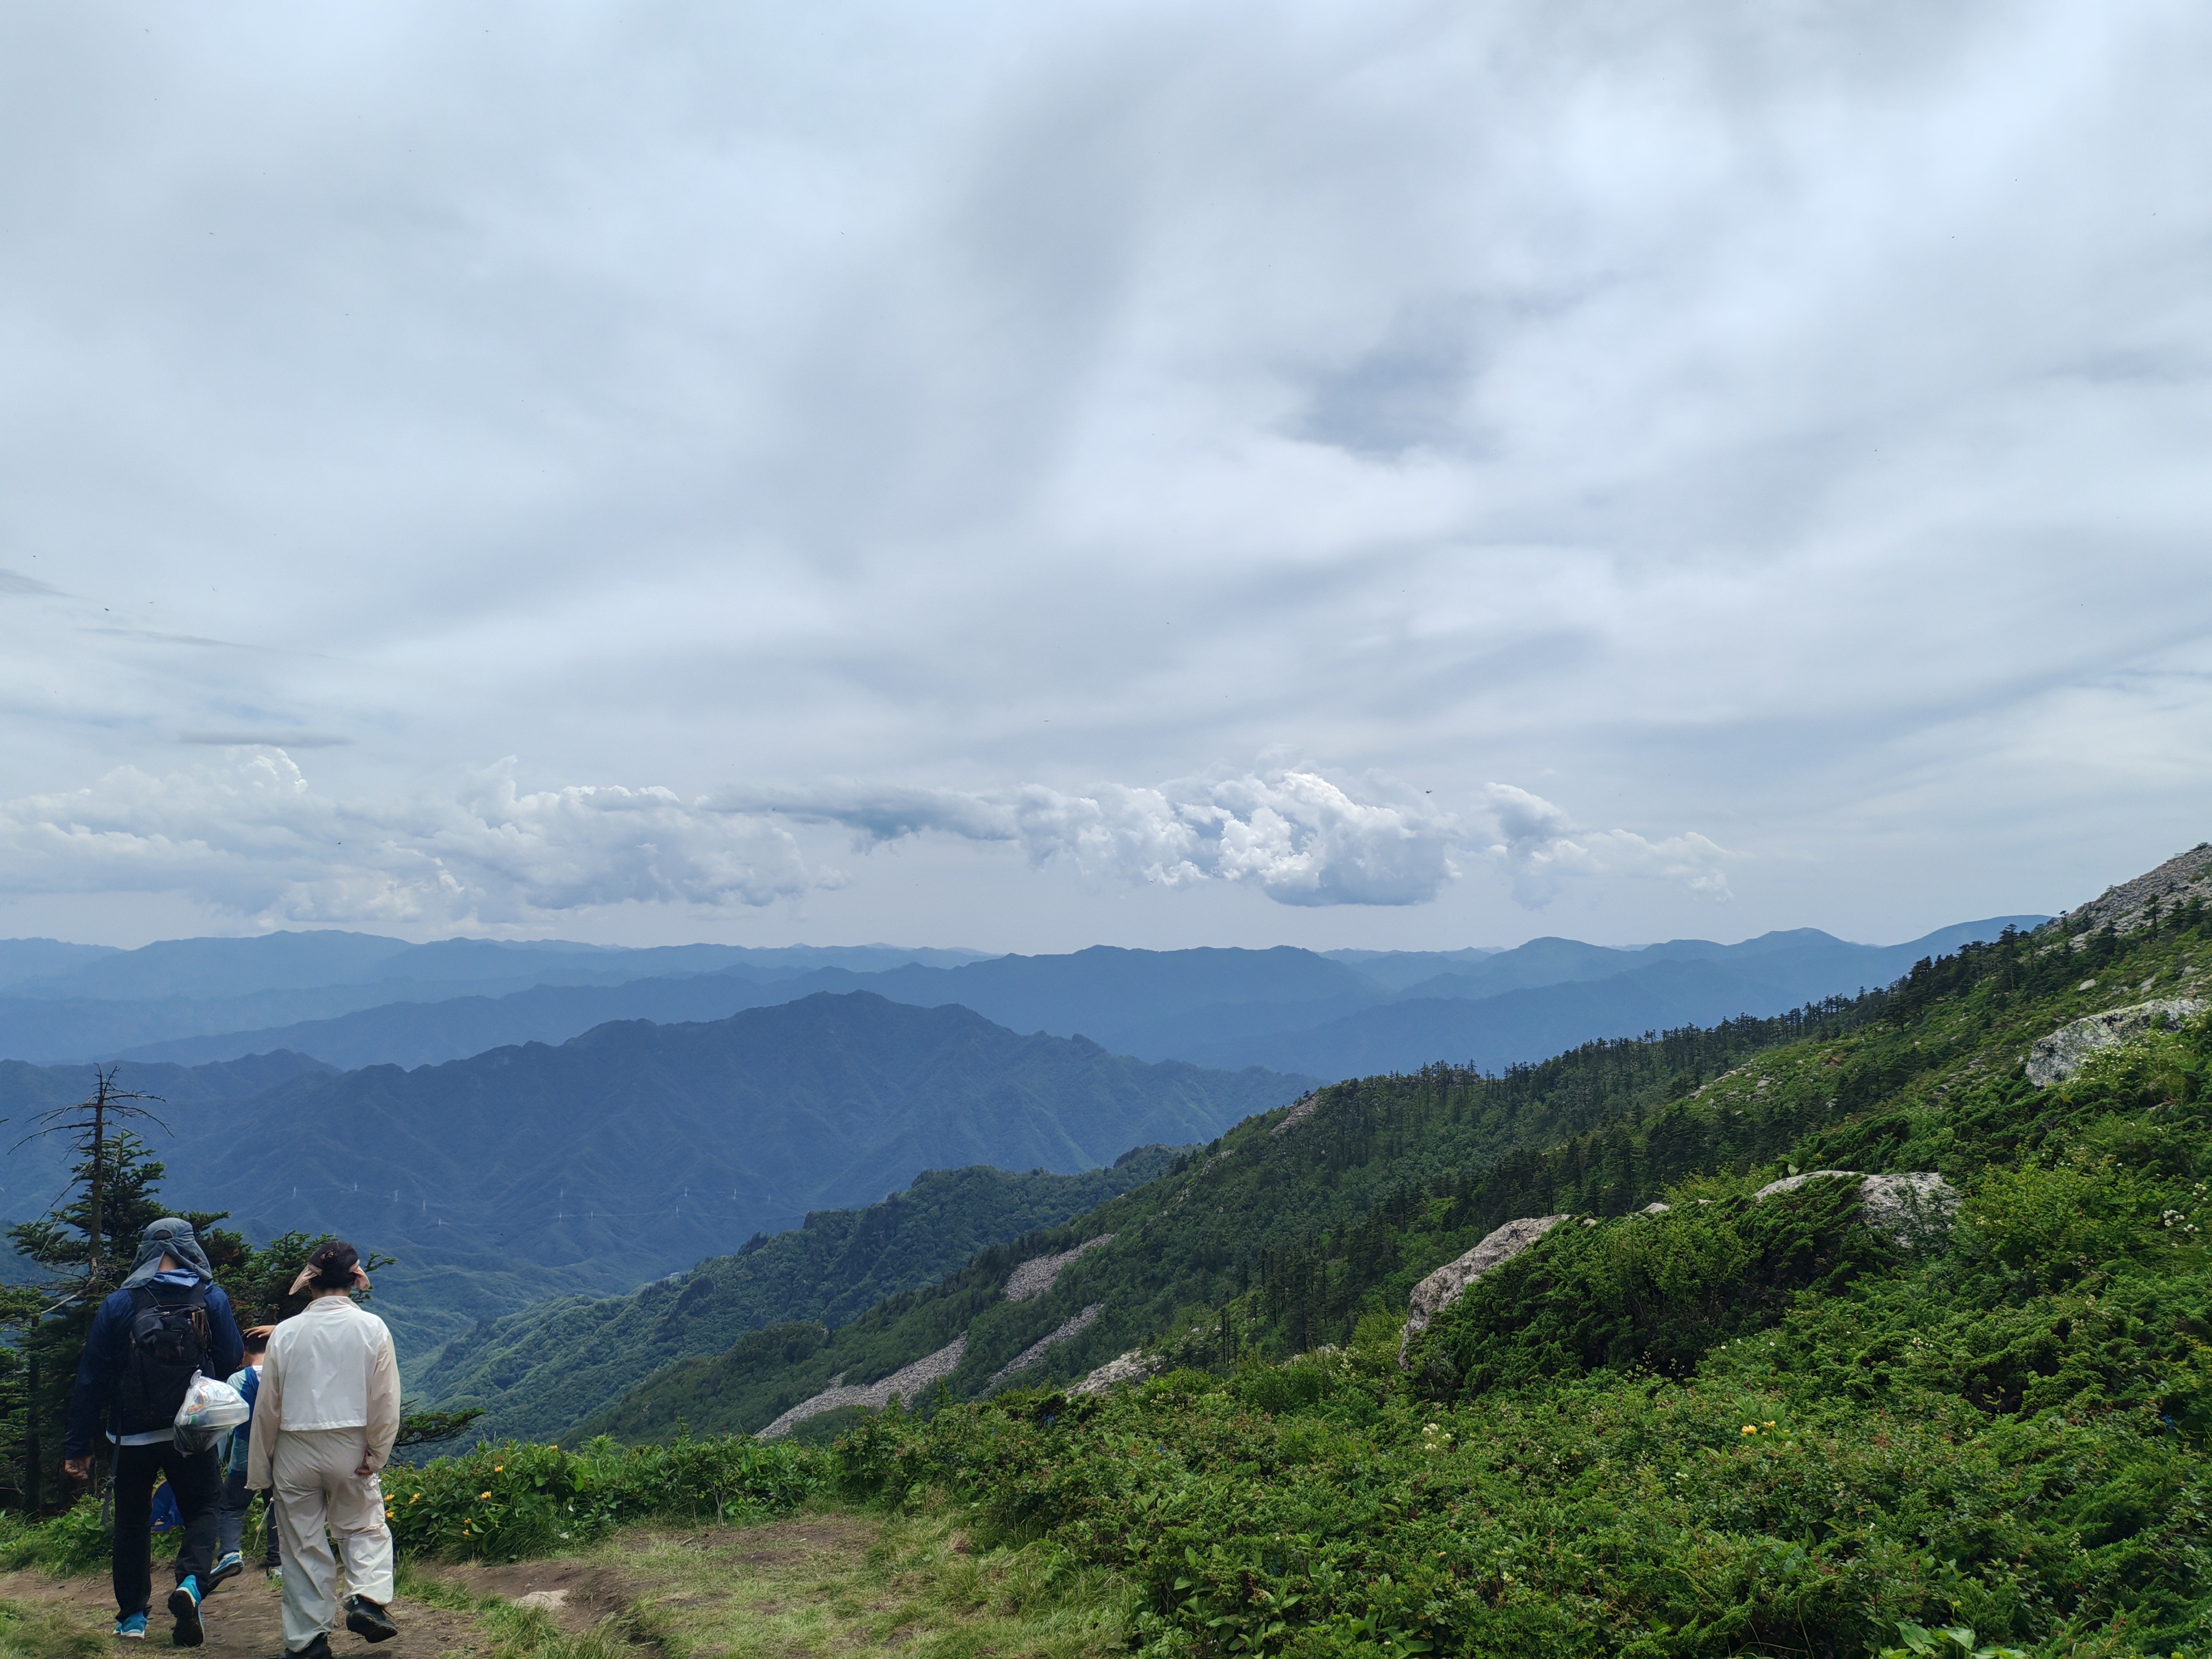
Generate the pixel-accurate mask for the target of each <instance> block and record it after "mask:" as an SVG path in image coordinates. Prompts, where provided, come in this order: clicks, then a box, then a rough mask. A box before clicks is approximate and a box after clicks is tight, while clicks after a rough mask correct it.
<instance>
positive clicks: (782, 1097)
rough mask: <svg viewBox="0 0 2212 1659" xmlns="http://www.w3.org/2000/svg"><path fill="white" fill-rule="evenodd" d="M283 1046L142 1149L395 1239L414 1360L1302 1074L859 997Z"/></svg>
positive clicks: (255, 1208) (26, 1077)
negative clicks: (683, 1020)
mask: <svg viewBox="0 0 2212 1659" xmlns="http://www.w3.org/2000/svg"><path fill="white" fill-rule="evenodd" d="M285 1065H286V1066H288V1067H289V1070H290V1071H291V1072H292V1073H294V1074H293V1075H291V1076H289V1078H288V1079H285V1080H283V1081H278V1082H276V1083H275V1085H274V1086H271V1087H267V1088H265V1089H264V1090H263V1091H260V1092H258V1093H254V1094H252V1095H251V1096H249V1097H243V1098H228V1099H222V1100H210V1101H205V1102H203V1103H196V1104H195V1103H185V1102H184V1101H183V1099H182V1097H179V1103H178V1105H177V1106H176V1108H175V1109H169V1108H167V1107H165V1108H163V1109H162V1111H163V1120H164V1121H165V1123H166V1124H167V1130H166V1131H149V1146H150V1148H151V1150H152V1151H153V1152H154V1153H155V1155H156V1156H158V1157H159V1158H161V1160H162V1162H163V1163H164V1164H167V1168H168V1177H167V1179H168V1182H169V1185H170V1187H171V1188H172V1189H173V1190H176V1191H179V1192H190V1193H191V1194H193V1195H194V1199H195V1201H196V1202H197V1203H198V1204H200V1205H203V1206H205V1207H207V1208H209V1209H220V1210H228V1211H229V1212H231V1214H232V1217H233V1221H232V1225H234V1226H236V1227H237V1228H238V1229H239V1230H240V1231H241V1232H243V1233H245V1234H246V1236H247V1237H253V1238H273V1237H279V1236H281V1235H283V1234H284V1233H287V1232H292V1231H299V1232H304V1233H307V1234H309V1235H311V1236H319V1235H321V1234H324V1233H335V1234H337V1236H338V1237H343V1238H349V1239H351V1240H353V1241H355V1243H357V1244H359V1245H360V1246H362V1248H363V1249H368V1248H372V1247H373V1248H374V1249H377V1250H378V1251H379V1252H380V1253H381V1254H384V1255H389V1256H391V1257H393V1258H395V1261H394V1262H393V1265H392V1266H391V1267H386V1268H385V1269H384V1270H383V1271H382V1272H381V1273H380V1274H379V1276H378V1280H377V1291H378V1294H379V1296H380V1298H383V1300H382V1301H381V1303H380V1306H381V1307H382V1309H383V1310H384V1312H385V1316H386V1319H387V1321H388V1322H390V1324H391V1326H392V1334H393V1335H394V1337H395V1338H396V1339H397V1340H398V1345H399V1352H400V1356H401V1358H402V1359H403V1361H404V1362H406V1363H407V1364H409V1366H410V1373H411V1367H412V1366H413V1364H415V1363H416V1362H417V1361H418V1360H419V1359H420V1358H422V1357H423V1356H425V1355H427V1354H428V1353H429V1352H432V1351H434V1350H435V1349H436V1348H438V1347H439V1346H441V1345H443V1344H444V1343H446V1342H447V1341H449V1340H452V1339H453V1337H455V1336H458V1335H459V1334H462V1333H463V1332H465V1331H466V1330H468V1329H470V1328H471V1327H472V1326H474V1325H476V1324H477V1322H479V1321H481V1320H483V1319H485V1318H492V1319H497V1318H501V1317H504V1316H507V1315H508V1314H512V1313H515V1312H518V1311H520V1310H522V1309H523V1308H525V1307H526V1306H528V1305H530V1304H533V1303H538V1302H544V1301H549V1300H550V1299H552V1298H554V1297H560V1296H616V1295H621V1294H624V1293H626V1292H628V1291H633V1290H635V1289H637V1288H638V1287H639V1286H640V1285H644V1284H646V1283H648V1282H649V1281H651V1280H653V1279H659V1278H662V1277H665V1275H666V1274H668V1273H675V1272H681V1271H684V1270H685V1269H688V1268H690V1267H691V1266H692V1265H693V1264H694V1263H696V1262H698V1261H702V1260H704V1259H706V1258H707V1257H709V1256H718V1255H726V1254H727V1253H728V1252H729V1251H731V1250H732V1249H735V1248H736V1247H737V1246H738V1244H740V1243H743V1242H744V1240H745V1239H747V1238H750V1237H751V1236H752V1235H753V1234H755V1233H756V1232H769V1233H775V1232H780V1231H785V1230H787V1229H789V1228H793V1227H796V1226H798V1225H799V1223H800V1221H801V1220H802V1219H803V1218H805V1216H806V1215H807V1214H808V1213H809V1212H812V1211H817V1210H829V1209H851V1208H858V1207H861V1206H866V1205H869V1204H872V1203H874V1202H875V1201H876V1200H878V1199H880V1198H882V1197H883V1196H884V1194H886V1193H890V1192H896V1191H899V1190H900V1189H902V1188H905V1187H906V1186H907V1185H908V1183H909V1182H912V1181H913V1179H914V1178H915V1174H916V1173H917V1172H918V1171H920V1170H947V1169H959V1168H963V1167H966V1166H968V1165H969V1164H988V1165H990V1166H992V1167H993V1168H995V1169H1000V1170H1034V1169H1045V1170H1054V1171H1056V1172H1058V1173H1060V1174H1063V1175H1067V1174H1074V1173H1076V1172H1079V1171H1081V1170H1093V1169H1097V1168H1099V1167H1101V1166H1102V1165H1105V1164H1111V1163H1112V1162H1113V1161H1114V1160H1115V1158H1118V1157H1120V1156H1121V1154H1122V1153H1123V1152H1127V1151H1128V1150H1129V1148H1131V1147H1132V1146H1151V1145H1155V1144H1166V1145H1172V1146H1185V1145H1188V1144H1190V1143H1192V1142H1194V1141H1202V1140H1205V1139H1209V1138H1210V1137H1212V1136H1214V1135H1217V1134H1218V1133H1221V1131H1222V1130H1223V1129H1225V1128H1226V1127H1228V1126H1229V1125H1231V1124H1232V1123H1236V1122H1238V1121H1241V1120H1243V1118H1246V1117H1248V1116H1249V1115H1251V1114H1252V1113H1254V1112H1255V1111H1261V1110H1265V1109H1267V1108H1268V1107H1270V1106H1273V1105H1277V1104H1279V1103H1282V1102H1284V1101H1287V1100H1291V1099H1294V1098H1296V1097H1297V1095H1298V1094H1299V1093H1301V1092H1302V1091H1304V1089H1305V1088H1306V1087H1307V1086H1308V1084H1309V1083H1310V1079H1303V1078H1297V1077H1284V1076H1279V1075H1277V1074H1275V1073H1267V1072H1262V1071H1259V1070H1257V1069H1248V1070H1245V1071H1243V1072H1237V1073H1226V1072H1214V1071H1207V1070H1205V1069H1203V1068H1201V1067H1199V1066H1189V1065H1185V1064H1183V1063H1182V1062H1179V1061H1169V1062H1164V1063H1162V1064H1158V1065H1150V1064H1146V1062H1144V1061H1142V1060H1128V1059H1124V1058H1121V1057H1120V1056H1117V1055H1114V1054H1108V1053H1107V1052H1106V1051H1105V1050H1104V1049H1103V1048H1100V1047H1099V1046H1098V1045H1097V1043H1094V1042H1085V1041H1084V1040H1083V1039H1081V1038H1070V1037H1055V1036H1043V1035H1041V1034H1039V1035H1031V1036H1018V1035H1016V1034H1015V1033H1014V1032H1012V1031H1009V1030H1005V1029H1003V1028H1001V1027H1000V1026H996V1025H994V1024H991V1023H990V1022H989V1021H987V1020H986V1019H984V1018H981V1016H980V1015H978V1014H975V1013H972V1012H969V1010H967V1009H964V1008H916V1007H911V1006H906V1005H904V1004H900V1003H893V1002H888V1001H885V1000H884V999H883V998H881V997H877V996H871V995H867V994H852V995H844V996H838V995H831V994H817V995H814V996H810V997H806V998H804V999H802V1000H799V1001H797V1002H793V1003H787V1004H783V1005H781V1006H776V1007H773V1008H755V1009H749V1010H746V1011H744V1012H740V1013H738V1014H737V1015H734V1016H732V1018H726V1019H718V1020H713V1021H706V1022H702V1023H700V1024H684V1025H655V1024H649V1023H647V1022H646V1021H643V1020H629V1021H622V1022H617V1023H614V1024H606V1025H601V1026H599V1027H596V1028H595V1029H593V1030H590V1031H587V1032H586V1033H585V1034H584V1035H583V1036H578V1037H572V1038H571V1039H569V1040H568V1042H563V1043H562V1044H560V1045H559V1046H558V1047H554V1046H550V1045H548V1044H544V1043H534V1042H533V1043H527V1044H525V1045H523V1046H521V1047H520V1048H495V1049H493V1050H491V1051H490V1052H489V1053H487V1054H477V1055H474V1056H471V1058H469V1059H467V1060H451V1061H448V1062H447V1063H446V1064H444V1065H441V1066H418V1067H416V1069H415V1070H413V1071H411V1072H403V1071H401V1070H400V1069H399V1068H398V1067H397V1066H370V1067H368V1068H367V1069H365V1070H362V1071H358V1072H347V1073H331V1072H330V1071H329V1070H328V1068H327V1067H323V1066H315V1065H314V1064H313V1062H310V1061H304V1060H300V1059H298V1057H296V1056H295V1057H292V1059H291V1060H289V1061H288V1062H286V1063H285ZM258 1067H259V1068H267V1069H269V1070H270V1072H271V1075H272V1077H273V1075H274V1074H275V1073H276V1070H278V1069H282V1068H279V1067H276V1066H274V1064H273V1063H272V1062H270V1061H269V1060H266V1059H265V1058H264V1059H263V1060H252V1061H238V1062H230V1063H228V1064H227V1065H225V1066H221V1067H204V1068H193V1069H192V1070H191V1071H190V1072H185V1071H184V1070H183V1069H182V1068H179V1067H174V1066H155V1065H151V1064H143V1065H142V1064H133V1065H130V1066H125V1067H124V1068H123V1069H122V1072H121V1073H120V1079H121V1082H122V1085H123V1086H125V1087H137V1086H141V1085H140V1083H139V1081H138V1079H142V1078H146V1079H197V1077H198V1076H199V1075H200V1073H202V1072H203V1071H204V1072H207V1073H210V1074H214V1073H218V1072H220V1073H226V1074H227V1073H248V1072H253V1071H254V1070H255V1069H256V1068H258ZM302 1068H307V1069H302ZM64 1073H65V1075H63V1074H64ZM85 1075H87V1074H86V1073H82V1069H81V1068H75V1069H72V1068H47V1069H42V1068H36V1067H20V1068H0V1088H8V1089H11V1090H16V1091H18V1092H21V1093H23V1094H25V1095H27V1096H30V1097H36V1096H38V1095H39V1093H40V1091H46V1093H47V1094H56V1093H67V1091H69V1090H73V1089H78V1088H81V1086H82V1079H83V1077H84V1076H85ZM19 1084H20V1088H18V1085H19ZM169 1088H170V1082H169V1081H162V1082H161V1086H160V1088H159V1089H158V1090H157V1092H162V1093H167V1092H168V1090H169ZM69 1097H70V1098H81V1095H70V1096H69ZM62 1168H63V1165H62V1162H61V1152H60V1149H59V1148H58V1147H57V1146H53V1145H52V1144H46V1143H40V1142H33V1143H32V1144H30V1145H28V1146H25V1147H23V1148H22V1149H21V1151H20V1152H15V1153H13V1154H11V1156H10V1158H9V1160H8V1164H7V1167H6V1169H5V1170H4V1171H3V1172H0V1181H4V1182H5V1185H6V1187H7V1188H9V1191H8V1192H7V1193H6V1194H0V1200H8V1202H0V1219H16V1218H25V1217H27V1216H34V1215H37V1214H40V1213H43V1212H44V1210H45V1208H46V1205H47V1204H48V1203H49V1202H50V1201H51V1200H52V1194H53V1193H54V1192H55V1191H57V1190H58V1188H59V1186H60V1184H61V1181H62V1178H63V1177H62ZM17 1199H20V1200H21V1202H20V1204H13V1203H12V1201H13V1200H17ZM11 1204H12V1212H11Z"/></svg>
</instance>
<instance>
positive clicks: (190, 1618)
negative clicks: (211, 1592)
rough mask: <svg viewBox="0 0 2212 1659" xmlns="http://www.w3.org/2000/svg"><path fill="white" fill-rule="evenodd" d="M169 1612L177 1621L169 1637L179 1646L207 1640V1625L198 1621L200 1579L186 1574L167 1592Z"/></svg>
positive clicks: (191, 1645)
mask: <svg viewBox="0 0 2212 1659" xmlns="http://www.w3.org/2000/svg"><path fill="white" fill-rule="evenodd" d="M169 1612H170V1613H171V1614H172V1615H173V1617H174V1618H175V1620H176V1621H177V1628H176V1632H175V1633H174V1634H173V1635H172V1636H171V1637H170V1638H169V1639H170V1640H171V1641H172V1642H174V1643H175V1644H177V1645H178V1646H179V1647H180V1648H196V1647H197V1646H199V1644H201V1643H203V1642H204V1641H206V1640H207V1627H206V1626H204V1625H203V1624H201V1623H200V1581H199V1580H198V1579H197V1578H196V1577H192V1576H191V1574H189V1573H188V1574H186V1575H185V1578H184V1580H183V1582H182V1583H179V1585H178V1586H177V1587H176V1589H173V1590H171V1591H170V1592H169Z"/></svg>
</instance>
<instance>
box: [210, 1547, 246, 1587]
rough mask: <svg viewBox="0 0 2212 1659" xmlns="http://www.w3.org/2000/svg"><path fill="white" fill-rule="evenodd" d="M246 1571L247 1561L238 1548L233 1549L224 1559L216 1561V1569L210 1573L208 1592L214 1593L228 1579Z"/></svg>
mask: <svg viewBox="0 0 2212 1659" xmlns="http://www.w3.org/2000/svg"><path fill="white" fill-rule="evenodd" d="M244 1571H246V1563H245V1561H244V1560H243V1559H241V1558H240V1555H239V1553H238V1552H237V1551H236V1550H233V1551H232V1552H231V1553H229V1554H228V1555H226V1556H224V1557H223V1558H222V1560H220V1561H218V1562H216V1564H215V1571H213V1572H211V1573H210V1574H208V1585H207V1587H208V1594H209V1595H214V1594H215V1592H216V1589H217V1587H218V1586H220V1585H221V1584H222V1583H224V1582H225V1581H226V1580H228V1579H232V1578H235V1577H238V1575H239V1574H240V1573H241V1572H244Z"/></svg>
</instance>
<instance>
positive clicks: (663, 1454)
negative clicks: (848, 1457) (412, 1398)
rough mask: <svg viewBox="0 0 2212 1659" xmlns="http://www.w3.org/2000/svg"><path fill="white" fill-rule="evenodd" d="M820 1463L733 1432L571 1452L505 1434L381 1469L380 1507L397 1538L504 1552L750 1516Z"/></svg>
mask: <svg viewBox="0 0 2212 1659" xmlns="http://www.w3.org/2000/svg"><path fill="white" fill-rule="evenodd" d="M826 1474H827V1469H826V1468H825V1460H824V1458H823V1455H822V1454H820V1453H819V1452H817V1451H814V1450H812V1449H810V1448H806V1447H803V1446H792V1445H785V1444H777V1443H768V1442H763V1441H759V1440H755V1439H753V1438H751V1437H749V1436H742V1435H739V1436H732V1437H726V1438H720V1437H718V1438H715V1439H710V1440H693V1439H690V1438H688V1437H679V1438H678V1439H675V1440H672V1441H669V1442H666V1443H663V1444H660V1445H653V1446H631V1447H622V1446H617V1444H615V1443H613V1442H612V1441H611V1440H605V1439H599V1440H594V1441H592V1442H590V1443H587V1444H586V1445H585V1446H584V1447H583V1448H581V1449H580V1450H577V1451H574V1452H570V1451H564V1450H562V1449H561V1448H559V1447H557V1446H532V1445H518V1444H515V1443H511V1442H510V1443H501V1444H498V1445H491V1446H481V1447H478V1448H477V1449H474V1450H472V1451H470V1452H468V1453H466V1454H465V1455H461V1456H459V1457H441V1458H438V1459H436V1460H435V1462H429V1463H426V1464H423V1465H422V1466H420V1467H419V1468H402V1467H398V1466H395V1467H393V1468H390V1469H387V1470H386V1472H385V1481H384V1498H385V1513H386V1516H389V1517H390V1519H391V1522H392V1534H393V1535H394V1537H395V1539H396V1540H397V1541H398V1544H399V1547H401V1548H402V1549H404V1550H410V1551H417V1552H420V1553H423V1554H426V1555H434V1556H441V1557H447V1558H481V1559H492V1560H513V1559H520V1558H521V1557H524V1556H528V1555H539V1554H545V1553H550V1552H553V1551H556V1550H558V1549H561V1548H562V1547H565V1546H568V1545H572V1544H576V1543H580V1542H582V1541H585V1540H586V1539H590V1538H594V1537H597V1536H599V1534H602V1533H604V1532H605V1531H606V1530H607V1529H608V1528H611V1527H613V1526H617V1525H619V1524H621V1523H623V1522H629V1521H644V1520H671V1521H694V1522H696V1521H750V1520H757V1519H760V1518H762V1517H764V1516H769V1515H774V1514H778V1513H781V1512H782V1511H783V1510H788V1509H791V1508H793V1507H794V1506H795V1505H797V1504H799V1502H801V1501H802V1500H803V1499H804V1498H805V1497H806V1496H807V1495H808V1494H809V1493H810V1492H813V1491H815V1490H817V1488H818V1487H819V1486H822V1485H823V1482H824V1479H825V1476H826Z"/></svg>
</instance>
